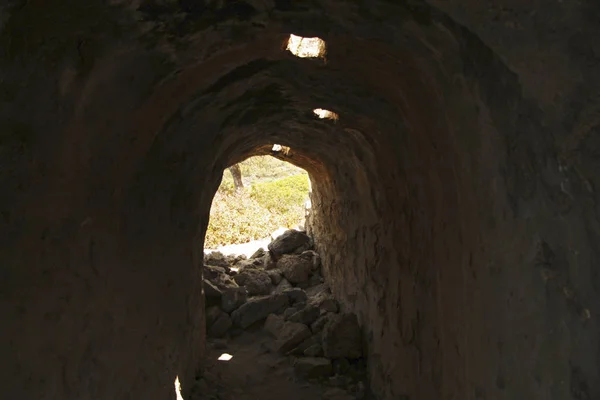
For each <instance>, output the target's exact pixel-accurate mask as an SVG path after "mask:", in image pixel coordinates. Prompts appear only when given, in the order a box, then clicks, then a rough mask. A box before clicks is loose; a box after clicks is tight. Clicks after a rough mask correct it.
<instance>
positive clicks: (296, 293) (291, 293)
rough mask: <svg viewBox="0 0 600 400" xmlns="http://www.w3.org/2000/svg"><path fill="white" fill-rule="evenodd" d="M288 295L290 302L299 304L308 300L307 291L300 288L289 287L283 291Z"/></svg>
mask: <svg viewBox="0 0 600 400" xmlns="http://www.w3.org/2000/svg"><path fill="white" fill-rule="evenodd" d="M282 293H283V294H285V295H286V296H287V297H289V298H290V303H292V304H297V303H302V302H305V301H306V300H307V296H306V292H305V291H304V290H303V289H300V288H293V287H290V288H287V289H284V290H283V291H282Z"/></svg>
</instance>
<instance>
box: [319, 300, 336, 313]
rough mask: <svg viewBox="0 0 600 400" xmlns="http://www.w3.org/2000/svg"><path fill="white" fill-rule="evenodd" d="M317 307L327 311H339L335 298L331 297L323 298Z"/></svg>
mask: <svg viewBox="0 0 600 400" xmlns="http://www.w3.org/2000/svg"><path fill="white" fill-rule="evenodd" d="M318 306H319V308H321V309H322V310H325V311H327V312H331V313H336V312H338V311H339V309H340V306H339V303H338V302H337V300H336V299H334V298H333V296H332V297H329V298H325V299H323V301H321V303H319V305H318Z"/></svg>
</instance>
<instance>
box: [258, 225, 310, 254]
mask: <svg viewBox="0 0 600 400" xmlns="http://www.w3.org/2000/svg"><path fill="white" fill-rule="evenodd" d="M309 246H310V237H308V235H307V234H306V233H304V232H300V231H297V230H294V229H290V230H287V231H285V232H284V233H283V234H281V235H279V236H277V238H275V240H273V241H272V242H271V243H269V246H268V247H269V252H270V253H271V254H272V255H274V256H275V258H276V259H279V257H281V256H282V255H284V254H290V253H294V252H297V253H301V252H303V251H305V250H307V249H308V247H309Z"/></svg>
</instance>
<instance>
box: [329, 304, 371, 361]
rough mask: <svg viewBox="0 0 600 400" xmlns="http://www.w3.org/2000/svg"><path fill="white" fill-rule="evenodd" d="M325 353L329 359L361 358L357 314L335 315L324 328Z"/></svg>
mask: <svg viewBox="0 0 600 400" xmlns="http://www.w3.org/2000/svg"><path fill="white" fill-rule="evenodd" d="M323 352H324V354H325V357H328V358H360V357H361V356H362V342H361V331H360V326H359V325H358V320H357V318H356V315H355V314H349V313H345V314H333V315H331V316H330V317H329V320H328V321H327V323H326V324H325V327H324V328H323Z"/></svg>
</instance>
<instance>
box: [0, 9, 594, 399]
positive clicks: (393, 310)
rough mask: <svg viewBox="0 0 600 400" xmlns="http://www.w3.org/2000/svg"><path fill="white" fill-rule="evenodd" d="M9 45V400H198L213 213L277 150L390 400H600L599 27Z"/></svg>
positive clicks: (518, 22) (438, 19)
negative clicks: (320, 49) (308, 49)
mask: <svg viewBox="0 0 600 400" xmlns="http://www.w3.org/2000/svg"><path fill="white" fill-rule="evenodd" d="M0 32H1V33H0V48H1V50H2V51H1V53H0V103H1V106H0V185H1V188H2V189H1V194H0V224H1V225H0V238H1V241H0V266H1V267H0V273H1V276H0V285H1V286H0V295H1V297H0V305H1V310H2V319H3V327H2V330H1V333H0V343H2V344H1V345H0V349H1V359H2V374H1V378H0V382H1V388H2V397H3V398H7V399H8V398H13V399H14V398H20V399H148V400H150V399H160V400H162V399H174V398H175V394H174V392H173V381H174V379H175V378H176V377H177V376H178V377H179V379H180V380H181V385H182V389H183V393H184V397H185V393H186V392H188V391H189V390H190V385H192V383H193V380H194V376H195V373H196V371H197V368H198V365H199V363H200V362H201V360H202V357H203V352H204V343H205V333H204V331H205V326H204V317H203V315H204V304H203V301H204V300H203V295H202V290H201V285H202V276H201V275H202V269H201V265H202V254H203V253H202V248H203V238H204V233H205V230H206V227H207V223H208V216H209V210H210V206H211V200H212V198H213V195H214V194H215V192H216V190H217V187H218V185H219V183H220V179H221V174H222V171H223V170H224V169H225V168H226V167H228V166H230V165H232V164H233V163H235V162H239V161H241V160H242V159H244V158H246V157H249V156H252V155H256V154H262V153H265V152H266V151H267V149H270V148H271V146H272V145H273V144H274V143H278V144H281V145H284V146H289V147H290V148H291V152H290V154H289V155H288V156H287V161H290V162H292V163H293V164H295V165H297V166H300V167H302V168H304V169H306V170H307V171H308V172H309V174H310V177H311V181H312V184H313V199H312V206H313V212H314V220H313V225H312V229H313V233H314V235H315V240H316V242H317V246H318V250H319V252H320V254H322V257H323V264H324V269H325V278H326V279H327V281H328V282H329V284H330V285H331V287H332V290H333V292H334V293H335V295H336V296H337V297H338V298H339V299H340V302H341V303H342V305H343V306H344V307H346V308H347V309H349V310H353V311H354V312H356V314H357V315H358V317H359V321H360V324H361V326H362V327H363V334H364V337H365V338H366V342H367V349H368V362H369V379H370V385H371V387H372V388H373V390H374V392H375V393H376V394H377V396H378V398H381V399H386V400H387V399H390V400H391V399H404V400H406V399H411V400H429V399H431V400H434V399H436V400H437V399H444V400H451V399H456V400H463V399H472V400H484V399H487V400H501V399H506V400H509V399H510V400H514V399H531V400H534V399H539V400H542V399H543V400H550V399H553V400H593V399H598V398H600V379H598V377H599V376H600V345H599V339H600V324H599V318H600V308H599V307H600V277H599V271H600V266H599V262H600V217H599V215H600V214H599V213H600V208H599V207H600V205H599V204H600V203H599V200H600V194H599V193H598V192H596V190H599V189H598V188H599V187H600V97H599V96H598V93H600V72H599V71H600V63H599V61H600V44H599V43H600V42H599V41H597V40H596V39H594V38H598V37H600V6H599V5H598V3H597V2H594V1H592V0H587V1H585V0H584V1H579V2H567V1H565V2H561V1H550V0H546V1H541V2H534V1H520V2H515V1H510V0H498V1H495V2H488V1H475V0H467V1H457V0H447V1H442V0H398V1H385V0H370V1H363V0H361V1H355V2H346V1H341V0H321V1H313V0H306V1H302V2H292V1H285V0H235V1H233V0H232V1H208V0H179V1H175V0H90V1H86V2H82V1H75V0H63V1H58V0H46V1H43V2H42V1H17V0H15V1H8V3H5V4H4V5H0ZM290 34H296V35H300V36H303V37H319V38H321V39H323V40H324V41H325V43H326V54H325V55H324V56H323V57H318V58H299V57H296V56H294V55H293V54H291V53H290V52H289V51H286V41H287V39H288V37H289V36H290ZM315 108H323V109H327V110H331V111H333V112H335V113H337V114H338V115H339V119H338V120H336V121H334V120H330V119H326V118H324V119H320V118H317V116H315V114H314V113H313V111H312V110H313V109H315Z"/></svg>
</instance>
